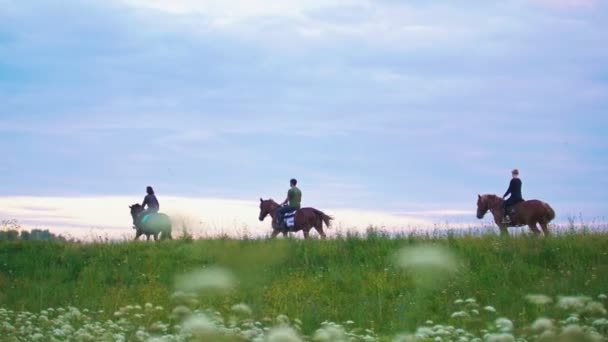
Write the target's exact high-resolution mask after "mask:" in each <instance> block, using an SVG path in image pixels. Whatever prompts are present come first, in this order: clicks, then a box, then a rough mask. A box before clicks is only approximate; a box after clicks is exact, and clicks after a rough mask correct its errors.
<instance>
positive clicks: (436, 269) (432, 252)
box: [394, 245, 461, 287]
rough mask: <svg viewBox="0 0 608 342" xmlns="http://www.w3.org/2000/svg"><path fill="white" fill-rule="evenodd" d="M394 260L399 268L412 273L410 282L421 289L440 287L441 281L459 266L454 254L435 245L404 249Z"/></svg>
mask: <svg viewBox="0 0 608 342" xmlns="http://www.w3.org/2000/svg"><path fill="white" fill-rule="evenodd" d="M394 259H395V263H396V264H397V265H398V266H399V267H401V268H403V269H405V270H408V271H410V272H412V280H413V281H414V282H415V283H416V284H417V285H418V286H421V287H435V286H438V285H440V283H441V282H440V281H441V280H443V279H445V278H446V277H447V276H450V275H452V274H454V273H456V272H457V271H458V269H459V267H460V266H461V263H460V260H459V258H458V257H457V256H456V255H455V254H454V253H452V252H451V251H450V250H449V249H447V248H445V247H441V246H436V245H422V246H414V247H405V248H402V249H401V250H399V251H398V252H397V253H396V254H395V256H394Z"/></svg>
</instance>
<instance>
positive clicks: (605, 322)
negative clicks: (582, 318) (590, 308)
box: [592, 318, 608, 327]
mask: <svg viewBox="0 0 608 342" xmlns="http://www.w3.org/2000/svg"><path fill="white" fill-rule="evenodd" d="M592 325H593V326H594V327H604V326H608V319H606V318H600V319H596V320H595V321H593V323H592Z"/></svg>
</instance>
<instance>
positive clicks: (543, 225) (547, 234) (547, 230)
mask: <svg viewBox="0 0 608 342" xmlns="http://www.w3.org/2000/svg"><path fill="white" fill-rule="evenodd" d="M540 227H541V228H542V230H543V233H544V234H545V236H549V227H547V222H541V223H540Z"/></svg>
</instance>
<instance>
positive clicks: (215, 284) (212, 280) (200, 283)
mask: <svg viewBox="0 0 608 342" xmlns="http://www.w3.org/2000/svg"><path fill="white" fill-rule="evenodd" d="M235 283H236V278H235V277H234V275H233V274H232V272H230V271H229V270H226V269H223V268H219V267H210V268H206V269H202V270H197V271H192V272H190V273H187V274H184V275H181V276H178V277H176V279H175V287H176V289H177V290H178V291H183V292H197V291H205V290H229V289H231V288H232V287H233V286H234V284H235Z"/></svg>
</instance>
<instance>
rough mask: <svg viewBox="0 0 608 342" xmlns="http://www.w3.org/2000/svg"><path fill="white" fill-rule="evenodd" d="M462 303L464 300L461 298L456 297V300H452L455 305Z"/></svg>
mask: <svg viewBox="0 0 608 342" xmlns="http://www.w3.org/2000/svg"><path fill="white" fill-rule="evenodd" d="M462 303H464V300H462V299H456V300H455V301H454V304H456V305H460V304H462Z"/></svg>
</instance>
